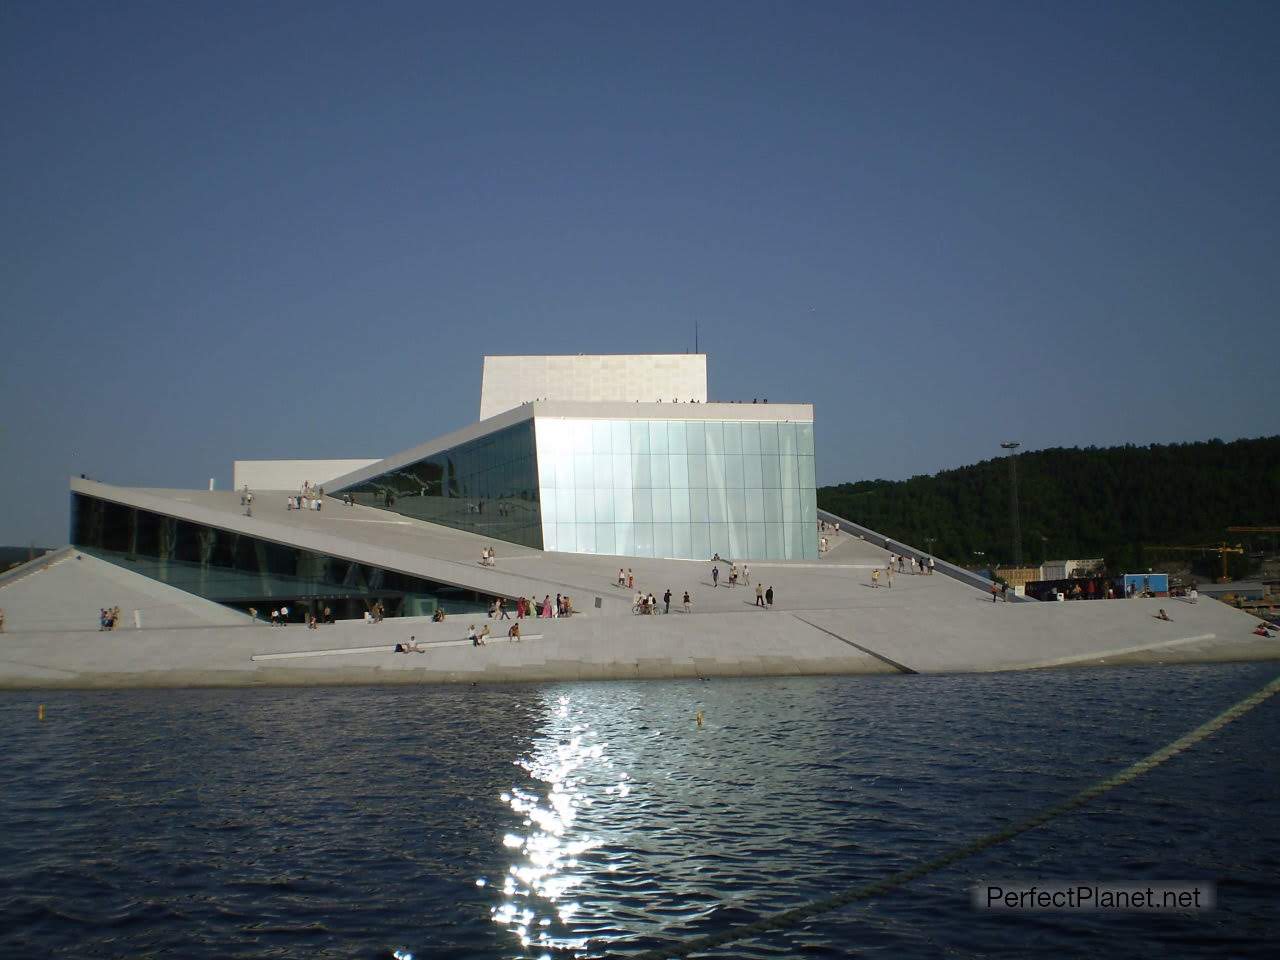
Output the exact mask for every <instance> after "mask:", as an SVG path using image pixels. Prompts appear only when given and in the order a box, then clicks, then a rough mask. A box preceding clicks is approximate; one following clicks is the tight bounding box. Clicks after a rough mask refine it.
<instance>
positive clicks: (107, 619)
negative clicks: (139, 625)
mask: <svg viewBox="0 0 1280 960" xmlns="http://www.w3.org/2000/svg"><path fill="white" fill-rule="evenodd" d="M2 619H3V618H0V620H2ZM119 624H120V608H119V607H103V608H102V609H100V610H99V611H98V632H99V633H101V632H102V631H103V630H114V629H115V628H116V627H117V626H119Z"/></svg>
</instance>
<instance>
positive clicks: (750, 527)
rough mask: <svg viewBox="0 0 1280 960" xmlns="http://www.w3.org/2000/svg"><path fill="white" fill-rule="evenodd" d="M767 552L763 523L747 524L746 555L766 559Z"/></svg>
mask: <svg viewBox="0 0 1280 960" xmlns="http://www.w3.org/2000/svg"><path fill="white" fill-rule="evenodd" d="M768 554H769V548H768V545H767V544H766V542H765V532H764V524H763V523H748V524H747V556H749V557H757V558H760V559H767V558H768Z"/></svg>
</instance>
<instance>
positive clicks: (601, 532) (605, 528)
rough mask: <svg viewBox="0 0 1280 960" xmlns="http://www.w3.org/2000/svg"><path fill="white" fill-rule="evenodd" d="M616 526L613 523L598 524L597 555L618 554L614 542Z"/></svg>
mask: <svg viewBox="0 0 1280 960" xmlns="http://www.w3.org/2000/svg"><path fill="white" fill-rule="evenodd" d="M613 531H614V525H613V524H612V523H597V524H596V553H617V552H618V551H617V548H616V547H615V546H614V542H613Z"/></svg>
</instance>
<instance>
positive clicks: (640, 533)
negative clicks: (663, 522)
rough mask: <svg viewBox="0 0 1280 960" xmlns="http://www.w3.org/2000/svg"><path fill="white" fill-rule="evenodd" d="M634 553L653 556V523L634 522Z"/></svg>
mask: <svg viewBox="0 0 1280 960" xmlns="http://www.w3.org/2000/svg"><path fill="white" fill-rule="evenodd" d="M635 555H636V556H637V557H652V556H653V524H652V523H637V524H636V526H635Z"/></svg>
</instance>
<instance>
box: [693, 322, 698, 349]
mask: <svg viewBox="0 0 1280 960" xmlns="http://www.w3.org/2000/svg"><path fill="white" fill-rule="evenodd" d="M693 352H694V353H695V354H696V353H697V352H698V318H697V317H694V318H693Z"/></svg>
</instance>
